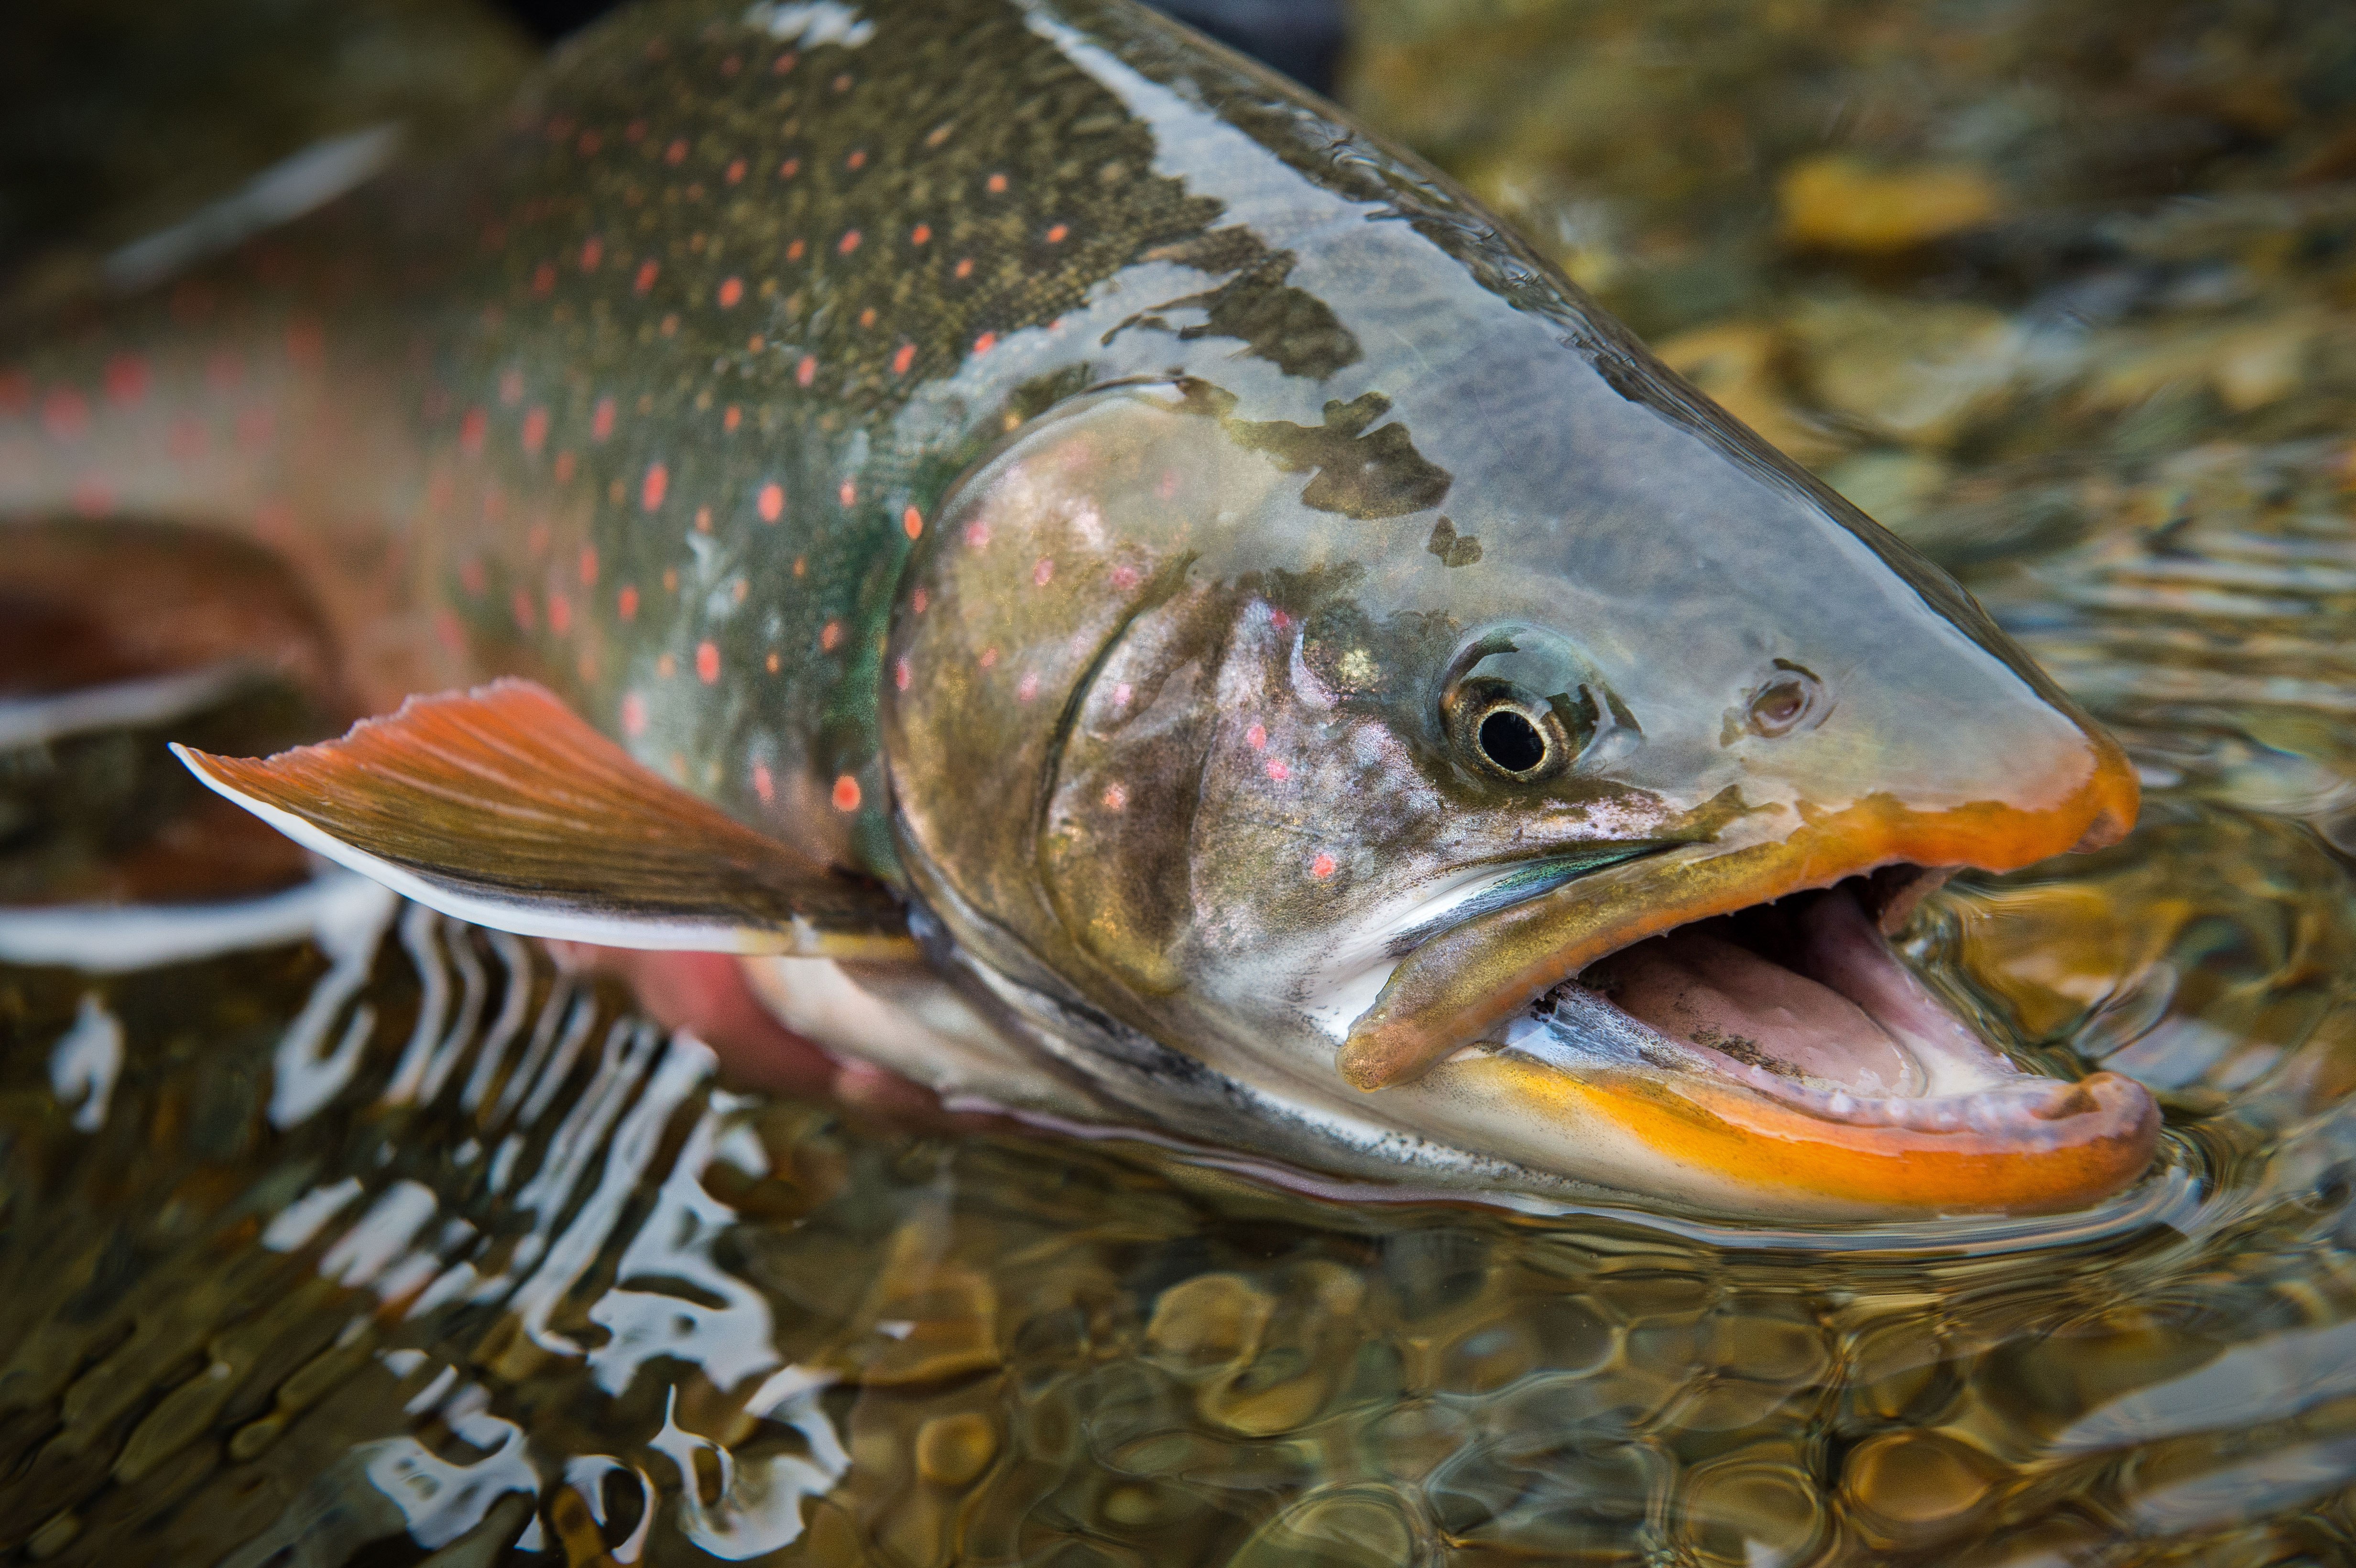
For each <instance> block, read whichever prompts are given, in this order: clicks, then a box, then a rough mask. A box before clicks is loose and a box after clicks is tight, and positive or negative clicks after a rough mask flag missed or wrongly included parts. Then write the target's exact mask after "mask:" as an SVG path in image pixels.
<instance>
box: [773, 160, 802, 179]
mask: <svg viewBox="0 0 2356 1568" xmlns="http://www.w3.org/2000/svg"><path fill="white" fill-rule="evenodd" d="M801 172H802V161H801V160H800V159H799V158H787V160H786V161H785V162H784V163H782V164H779V165H777V177H778V178H779V179H781V180H789V179H791V178H793V177H794V176H796V175H798V174H799V173H801Z"/></svg>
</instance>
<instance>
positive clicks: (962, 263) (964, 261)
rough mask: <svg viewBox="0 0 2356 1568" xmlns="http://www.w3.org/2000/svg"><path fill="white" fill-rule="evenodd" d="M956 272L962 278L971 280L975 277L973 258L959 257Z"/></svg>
mask: <svg viewBox="0 0 2356 1568" xmlns="http://www.w3.org/2000/svg"><path fill="white" fill-rule="evenodd" d="M954 271H955V272H956V273H957V275H958V277H960V278H969V277H971V276H973V258H972V257H970V256H960V257H958V264H957V266H956V268H955V269H954Z"/></svg>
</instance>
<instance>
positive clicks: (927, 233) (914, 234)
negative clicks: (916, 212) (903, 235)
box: [908, 223, 933, 245]
mask: <svg viewBox="0 0 2356 1568" xmlns="http://www.w3.org/2000/svg"><path fill="white" fill-rule="evenodd" d="M932 237H933V226H932V225H931V224H929V223H919V224H917V225H916V227H915V228H914V229H910V230H908V243H909V244H911V245H922V244H925V243H926V242H928V241H929V240H931V239H932Z"/></svg>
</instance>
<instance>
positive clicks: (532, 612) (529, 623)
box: [508, 588, 540, 632]
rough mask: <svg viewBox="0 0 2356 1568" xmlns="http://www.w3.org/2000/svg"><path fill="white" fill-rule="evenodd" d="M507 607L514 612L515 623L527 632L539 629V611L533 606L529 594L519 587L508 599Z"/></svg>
mask: <svg viewBox="0 0 2356 1568" xmlns="http://www.w3.org/2000/svg"><path fill="white" fill-rule="evenodd" d="M508 607H509V610H511V611H512V612H513V613H514V614H515V624H517V625H518V626H519V627H521V628H522V629H523V630H525V631H527V632H530V631H536V630H538V629H539V626H540V611H539V610H538V609H537V608H535V607H534V606H533V604H532V602H531V595H530V594H529V593H526V592H524V591H523V590H522V589H520V588H519V589H517V590H516V591H515V593H514V594H513V596H512V597H511V598H510V599H509V602H508Z"/></svg>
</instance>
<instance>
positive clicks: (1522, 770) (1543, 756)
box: [1474, 703, 1547, 777]
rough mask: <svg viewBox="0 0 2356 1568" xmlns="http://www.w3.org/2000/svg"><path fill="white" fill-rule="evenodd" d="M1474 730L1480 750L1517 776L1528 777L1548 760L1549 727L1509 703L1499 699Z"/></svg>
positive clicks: (1491, 761)
mask: <svg viewBox="0 0 2356 1568" xmlns="http://www.w3.org/2000/svg"><path fill="white" fill-rule="evenodd" d="M1474 734H1475V736H1476V737H1477V743H1478V744H1479V746H1480V748H1481V754H1482V755H1483V756H1484V757H1486V758H1488V759H1489V761H1490V763H1492V764H1494V766H1496V767H1497V768H1499V769H1501V770H1502V771H1504V772H1505V773H1512V774H1514V775H1515V776H1516V777H1527V776H1528V775H1529V774H1531V773H1536V772H1537V771H1538V769H1539V768H1540V767H1542V766H1544V765H1545V763H1546V760H1547V736H1546V731H1544V730H1542V729H1540V728H1539V727H1538V724H1537V720H1534V719H1532V718H1531V717H1530V715H1528V714H1527V713H1526V712H1524V711H1523V710H1522V709H1519V708H1517V707H1515V706H1514V705H1512V704H1510V703H1500V704H1499V705H1498V706H1496V707H1494V708H1492V709H1489V711H1488V712H1487V713H1485V714H1483V716H1482V719H1481V727H1480V728H1479V729H1478V730H1477V731H1474Z"/></svg>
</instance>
